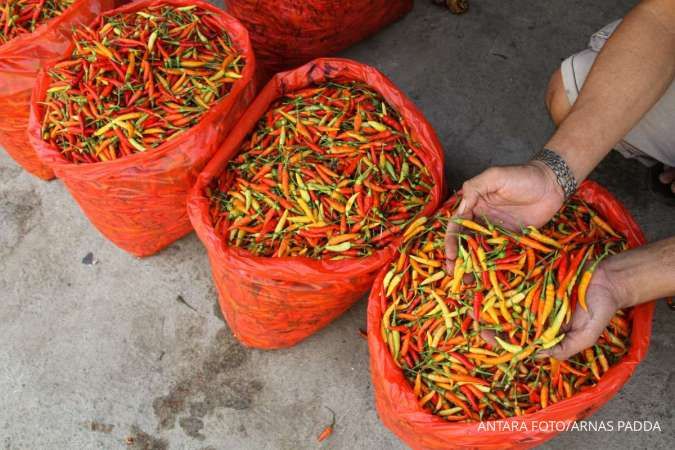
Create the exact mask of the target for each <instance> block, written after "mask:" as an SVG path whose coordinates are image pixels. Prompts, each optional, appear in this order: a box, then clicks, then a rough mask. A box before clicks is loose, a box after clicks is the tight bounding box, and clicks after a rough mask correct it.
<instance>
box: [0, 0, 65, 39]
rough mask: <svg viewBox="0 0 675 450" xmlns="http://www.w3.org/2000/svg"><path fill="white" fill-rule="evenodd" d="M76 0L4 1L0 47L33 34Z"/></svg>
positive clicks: (0, 19)
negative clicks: (20, 37) (16, 38)
mask: <svg viewBox="0 0 675 450" xmlns="http://www.w3.org/2000/svg"><path fill="white" fill-rule="evenodd" d="M73 2H74V0H4V1H3V2H2V6H0V45H2V44H4V43H6V42H7V41H10V40H12V39H14V38H15V37H17V36H19V35H22V34H25V33H32V32H33V31H35V29H36V28H37V27H39V26H40V25H42V24H43V23H45V22H47V21H48V20H51V19H53V18H54V17H58V16H60V15H61V13H63V12H64V11H65V10H66V9H68V8H70V6H71V5H72V4H73Z"/></svg>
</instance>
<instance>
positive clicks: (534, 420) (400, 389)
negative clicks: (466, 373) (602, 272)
mask: <svg viewBox="0 0 675 450" xmlns="http://www.w3.org/2000/svg"><path fill="white" fill-rule="evenodd" d="M578 194H579V196H580V198H581V199H582V200H584V201H585V202H587V203H588V204H589V205H590V206H591V207H592V208H593V209H594V210H595V211H596V212H598V214H599V215H600V216H602V217H603V218H604V219H605V220H606V221H607V222H608V223H609V224H610V225H611V226H612V227H613V228H614V230H616V231H617V232H620V233H621V234H623V235H624V236H625V237H626V239H627V241H628V245H629V246H630V247H637V246H640V245H642V244H644V243H645V238H644V235H643V234H642V231H641V230H640V227H639V226H638V225H637V223H636V222H635V220H634V219H633V218H632V217H631V215H630V213H629V212H628V211H627V210H626V209H625V208H624V206H623V205H622V204H621V203H619V201H618V200H616V198H615V197H614V196H612V195H611V194H610V193H609V192H608V191H607V190H605V189H604V188H603V187H602V186H600V185H599V184H597V183H594V182H591V181H586V182H584V183H583V184H582V185H581V187H580V188H579V191H578ZM385 274H386V270H383V271H382V272H380V274H379V275H378V277H377V279H376V280H375V286H377V288H375V289H373V290H372V292H371V294H370V298H369V300H368V347H369V350H370V372H371V377H372V382H373V386H374V391H375V404H376V407H377V412H378V414H379V416H380V419H381V420H382V422H383V423H384V425H385V426H386V427H387V428H389V429H390V430H391V431H393V432H394V433H395V434H396V435H397V436H398V437H399V438H400V439H401V440H402V441H404V442H405V443H406V444H408V445H409V446H410V447H412V448H414V449H448V448H460V447H461V448H467V447H469V448H475V449H507V448H518V449H523V448H530V447H534V446H537V445H540V444H542V443H544V442H545V441H547V440H549V439H551V438H553V437H554V436H555V435H556V434H558V433H559V431H556V430H555V426H554V425H551V424H550V423H549V424H548V426H546V425H545V424H544V423H545V422H548V421H560V422H561V423H569V424H571V423H572V422H573V421H575V420H581V419H584V418H586V417H588V416H590V415H591V414H593V413H594V412H596V411H597V410H598V409H599V408H600V407H601V406H602V405H604V404H605V403H607V402H608V401H609V400H610V399H611V398H612V397H613V396H614V395H615V394H616V393H617V392H618V391H619V389H621V387H622V386H623V385H624V384H625V383H626V382H627V381H628V379H629V378H630V377H631V375H632V374H633V371H634V370H635V368H636V367H637V365H638V364H639V363H640V361H642V360H643V359H644V357H645V356H646V355H647V351H648V350H649V339H650V336H651V329H652V316H653V314H654V302H650V303H646V304H642V305H640V306H637V307H635V308H633V309H632V311H631V312H630V316H629V317H630V318H631V320H632V331H631V338H630V340H631V344H630V350H629V352H628V353H627V354H626V355H625V356H624V357H623V359H622V360H621V361H620V362H619V363H618V364H616V365H614V366H612V367H611V368H610V369H609V371H608V372H606V373H605V374H604V375H603V376H602V378H601V379H600V381H599V382H598V384H597V385H595V386H593V387H591V388H588V389H586V390H584V391H582V392H580V393H578V394H575V395H574V396H573V397H571V398H569V399H566V400H563V401H560V402H558V403H555V404H553V405H551V406H548V407H546V408H545V409H543V410H540V411H537V412H536V413H533V414H528V415H526V416H521V417H518V418H509V419H507V420H502V421H500V422H505V424H503V426H501V427H500V426H499V425H498V424H495V427H494V429H493V428H492V427H486V426H485V425H483V427H481V425H480V422H474V423H451V422H448V421H446V420H444V419H442V418H440V417H438V416H435V415H433V414H431V413H430V412H428V411H427V410H425V409H424V408H422V407H421V406H419V405H418V402H417V398H416V397H415V394H414V393H413V390H412V387H411V386H410V384H409V382H408V381H407V380H406V378H405V377H404V375H403V373H402V372H401V369H400V368H399V367H398V366H397V365H396V364H395V363H394V360H393V358H392V357H391V354H390V353H389V351H388V349H387V346H386V344H385V343H384V342H383V341H382V338H381V333H380V325H381V321H382V313H383V311H382V306H381V304H382V303H381V302H382V300H383V295H384V294H383V292H382V291H383V288H382V282H383V279H384V276H385ZM506 422H508V423H506ZM519 430H528V431H519ZM542 430H543V431H542Z"/></svg>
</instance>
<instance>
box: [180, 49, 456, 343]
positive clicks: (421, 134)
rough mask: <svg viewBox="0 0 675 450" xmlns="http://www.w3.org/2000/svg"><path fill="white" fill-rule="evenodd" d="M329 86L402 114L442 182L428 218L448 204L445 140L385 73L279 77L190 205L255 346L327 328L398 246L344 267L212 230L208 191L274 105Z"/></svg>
mask: <svg viewBox="0 0 675 450" xmlns="http://www.w3.org/2000/svg"><path fill="white" fill-rule="evenodd" d="M329 80H340V81H361V82H365V83H367V84H368V85H369V86H370V87H372V88H373V89H374V90H375V91H377V92H378V93H379V94H380V95H382V97H383V98H384V99H385V100H386V101H387V102H388V103H389V104H390V105H391V106H392V107H393V108H394V109H396V111H397V112H398V113H399V114H400V115H401V116H402V117H403V119H404V120H405V122H406V123H407V124H408V125H409V127H410V130H411V134H412V137H413V138H414V139H415V140H416V141H417V142H418V143H419V144H420V149H419V152H418V155H419V157H420V159H421V160H422V161H423V162H424V163H425V164H426V166H427V168H428V169H429V172H430V174H431V176H432V178H433V180H434V181H435V186H434V189H433V191H432V193H431V201H430V202H429V204H427V206H426V207H425V208H424V210H423V211H422V212H421V214H425V215H429V214H431V213H432V212H434V211H435V210H436V208H437V207H438V205H440V202H441V198H442V195H443V194H442V193H443V190H444V181H443V180H444V178H443V160H444V157H443V150H442V148H441V145H440V143H439V142H438V138H437V137H436V134H435V133H434V131H433V129H432V128H431V125H430V124H429V123H428V122H427V121H426V119H425V118H424V117H423V116H422V113H420V112H419V111H418V110H417V108H416V107H415V106H414V105H413V103H412V102H411V101H410V100H408V99H407V98H406V97H405V95H403V93H401V91H399V90H398V89H397V88H396V87H395V86H394V85H393V83H392V82H391V81H389V80H388V79H387V78H386V77H385V76H384V75H382V74H381V73H380V72H378V71H377V70H375V69H373V68H372V67H369V66H366V65H364V64H360V63H357V62H354V61H349V60H346V59H317V60H315V61H313V62H311V63H309V64H306V65H305V66H302V67H300V68H298V69H296V70H293V71H290V72H283V73H280V74H277V75H276V76H275V77H274V78H272V80H271V81H270V82H269V83H268V84H267V86H265V88H264V89H263V91H262V92H261V93H260V95H259V96H258V97H257V98H256V100H255V101H254V102H253V104H252V105H251V107H250V108H249V109H248V111H246V113H245V114H244V116H243V117H242V119H241V121H240V122H239V124H238V125H237V127H236V129H235V130H234V131H233V132H232V134H230V136H228V138H227V140H226V141H225V143H224V144H223V147H222V148H221V149H220V150H219V151H218V153H217V154H216V156H215V157H214V158H213V160H211V162H209V164H208V165H207V166H206V169H204V172H202V173H201V174H200V175H199V179H198V180H197V183H196V184H195V187H194V188H193V191H192V193H191V195H190V199H189V201H188V210H189V212H190V220H191V221H192V224H193V225H194V227H195V230H196V231H197V235H198V236H199V238H200V239H201V240H202V242H203V243H204V245H205V246H206V249H207V251H208V255H209V259H210V261H211V270H212V272H213V278H214V280H215V283H216V287H217V288H218V293H219V301H220V306H221V309H222V311H223V315H224V317H225V319H226V320H227V322H228V324H229V325H230V328H231V329H232V332H233V334H234V335H235V336H236V337H237V339H239V340H240V341H241V342H242V343H243V344H244V345H247V346H251V347H256V348H264V349H273V348H281V347H289V346H292V345H295V344H296V343H298V342H299V341H301V340H302V339H304V338H306V337H308V336H309V335H311V334H313V333H315V332H316V331H318V330H320V329H321V328H323V327H325V326H326V325H328V324H329V323H330V322H331V321H333V320H334V319H336V318H337V317H338V316H340V315H341V314H342V313H343V312H345V311H346V310H347V309H348V308H349V307H350V306H352V305H353V304H354V302H356V301H357V300H358V299H359V298H361V297H362V296H363V295H364V294H366V292H368V290H369V289H370V287H371V286H372V283H373V279H374V278H375V275H376V274H377V272H379V270H380V269H381V268H382V267H383V266H384V265H385V264H387V263H388V262H389V261H390V260H391V258H392V257H393V254H394V250H395V248H396V242H395V241H394V243H392V244H391V245H389V246H388V247H385V248H384V249H381V250H378V251H376V252H375V253H373V254H372V255H370V256H367V257H363V258H354V259H344V260H340V261H329V260H318V259H312V258H307V257H282V258H267V257H260V256H252V255H251V254H250V253H249V252H248V251H246V250H244V249H241V248H238V247H230V246H228V245H227V242H225V241H224V240H222V239H221V238H220V236H218V235H217V234H216V233H215V231H214V229H213V226H212V224H211V219H210V217H209V199H208V197H207V196H206V195H205V193H204V189H205V188H206V187H207V186H208V185H209V184H210V182H211V180H212V179H213V178H214V177H217V176H218V175H220V174H221V173H222V171H223V170H224V168H225V167H226V166H227V163H228V161H229V160H230V159H231V158H232V157H233V156H235V154H236V153H237V151H238V150H239V147H240V145H241V143H242V142H243V140H244V138H246V136H247V135H248V134H249V133H250V132H251V131H252V130H253V128H254V127H255V125H256V123H257V122H258V120H259V119H260V118H261V117H262V116H263V115H264V114H265V112H267V110H268V109H269V107H270V105H271V104H272V103H273V102H274V101H275V100H276V99H277V98H279V97H280V96H282V95H283V94H284V93H288V92H293V91H295V90H298V89H301V88H303V87H306V86H309V85H311V84H313V83H323V82H326V81H329Z"/></svg>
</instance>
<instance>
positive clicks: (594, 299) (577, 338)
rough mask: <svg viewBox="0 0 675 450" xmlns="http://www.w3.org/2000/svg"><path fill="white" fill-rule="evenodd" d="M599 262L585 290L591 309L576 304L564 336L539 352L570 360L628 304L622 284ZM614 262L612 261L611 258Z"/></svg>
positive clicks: (590, 344) (564, 329)
mask: <svg viewBox="0 0 675 450" xmlns="http://www.w3.org/2000/svg"><path fill="white" fill-rule="evenodd" d="M605 262H607V261H604V262H602V263H600V264H599V265H598V267H597V268H596V269H595V272H594V273H593V278H591V283H590V284H589V286H588V291H587V292H586V303H587V306H588V310H584V309H583V308H581V307H580V306H579V305H577V307H576V309H575V310H574V314H572V320H571V321H570V323H569V324H568V325H567V326H565V327H563V329H562V331H563V332H564V333H565V337H564V338H563V340H562V341H561V342H560V344H558V345H556V346H555V347H553V348H551V349H549V350H544V351H541V352H540V354H542V355H547V356H552V357H554V358H556V359H559V360H564V359H567V358H569V357H571V356H573V355H575V354H577V353H579V352H581V351H583V350H585V349H587V348H589V347H592V346H593V344H595V343H596V342H597V340H598V337H600V334H602V332H603V330H604V329H605V327H607V325H608V324H609V322H610V320H612V317H613V316H614V314H616V312H617V311H618V310H619V309H620V308H623V307H625V306H627V305H626V300H625V299H624V297H625V296H624V295H623V294H622V292H621V289H620V288H619V285H618V284H617V283H615V282H613V281H611V280H610V272H609V271H608V270H607V267H606V266H605V265H604V264H605ZM610 263H611V261H610Z"/></svg>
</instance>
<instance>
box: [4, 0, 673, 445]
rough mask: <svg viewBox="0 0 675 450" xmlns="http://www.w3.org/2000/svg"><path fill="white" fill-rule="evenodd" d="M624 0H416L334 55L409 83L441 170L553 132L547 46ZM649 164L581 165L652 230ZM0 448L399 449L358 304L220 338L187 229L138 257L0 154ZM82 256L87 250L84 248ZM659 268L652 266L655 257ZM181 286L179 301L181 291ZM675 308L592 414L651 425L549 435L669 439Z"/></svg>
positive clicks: (662, 218) (501, 154) (510, 155)
mask: <svg viewBox="0 0 675 450" xmlns="http://www.w3.org/2000/svg"><path fill="white" fill-rule="evenodd" d="M633 3H634V2H633V1H628V0H605V1H586V0H549V1H546V2H542V1H534V0H530V1H525V0H512V1H502V0H473V1H472V4H471V12H470V13H469V14H468V15H465V16H462V17H455V16H451V15H450V14H447V13H446V12H445V11H443V10H441V9H437V8H436V7H433V6H432V5H431V4H430V2H429V1H427V0H419V1H417V2H416V5H415V9H414V11H413V12H412V13H411V14H410V15H409V16H408V17H406V18H405V19H404V20H402V21H401V22H399V23H397V24H395V25H393V26H391V27H390V28H388V29H387V30H385V31H383V32H382V33H380V34H378V35H377V36H375V37H373V38H372V39H369V40H368V41H366V42H363V43H362V44H360V45H358V46H356V47H354V48H353V49H351V50H349V51H347V52H345V53H344V56H347V57H351V58H355V59H357V60H360V61H363V62H366V63H369V64H372V65H374V66H376V67H378V68H379V69H381V70H382V71H383V72H385V73H386V74H387V75H389V76H390V77H391V78H392V79H393V80H394V82H396V83H397V84H398V85H399V86H400V87H401V89H402V90H403V91H405V92H406V93H407V94H408V95H409V96H410V97H412V98H413V99H414V101H415V102H416V103H417V105H418V106H419V107H420V109H421V110H422V111H424V113H425V114H426V116H427V117H428V118H429V120H430V121H431V122H432V124H433V125H434V126H435V127H436V130H437V131H438V134H439V136H440V138H441V141H442V142H443V144H444V146H445V149H446V156H447V167H446V173H447V175H448V177H449V181H450V184H451V185H452V186H454V187H457V186H459V185H460V184H461V181H462V180H464V179H466V178H467V177H470V176H472V175H474V174H476V173H478V172H479V171H480V170H481V169H483V168H485V167H487V166H489V165H490V164H503V163H513V162H518V161H522V160H523V159H525V158H527V157H528V155H529V154H530V153H531V152H533V151H534V150H535V149H537V148H539V147H540V146H541V145H542V143H543V142H544V141H545V139H546V138H547V136H548V135H549V134H550V133H551V131H552V127H551V124H550V123H549V121H548V119H547V116H546V113H545V110H544V106H543V95H544V90H545V87H546V83H547V79H548V75H549V74H550V73H551V72H552V71H553V70H554V69H555V68H556V67H557V66H558V64H559V62H560V60H561V59H562V58H564V57H566V56H567V55H569V54H570V53H571V52H574V51H576V50H579V49H580V48H582V47H583V46H584V45H585V44H586V41H587V38H588V36H589V35H590V34H591V33H592V32H593V31H595V30H596V29H598V28H599V27H601V26H602V25H604V24H605V23H607V22H609V21H611V20H612V19H614V18H616V17H619V16H621V15H622V14H623V13H625V12H626V11H627V10H628V8H629V7H630V6H631V4H633ZM646 177H647V172H646V169H644V168H643V167H640V166H639V165H637V164H636V163H632V162H628V161H625V160H623V159H621V158H620V157H618V156H616V155H612V156H610V157H609V158H608V159H607V160H606V161H605V162H603V163H602V165H601V166H600V167H599V168H598V170H597V171H596V172H595V173H594V174H593V178H595V179H597V180H599V181H600V182H602V183H603V184H605V185H606V186H608V187H609V188H610V190H611V191H612V192H614V193H615V194H616V195H617V196H618V197H619V198H620V199H621V200H623V201H624V202H625V204H626V205H627V206H628V208H629V209H630V210H631V211H632V212H633V214H634V215H635V217H636V218H637V220H638V221H639V222H640V224H641V225H642V226H643V227H644V230H645V232H646V233H647V236H648V237H649V238H650V239H656V238H661V237H664V236H667V235H670V234H673V232H674V231H675V226H674V225H673V224H674V223H675V222H674V220H675V210H673V208H669V207H667V206H664V205H663V204H662V203H660V202H659V199H658V198H657V197H656V196H655V195H653V194H652V193H650V192H649V191H648V189H647V187H646V186H647V184H646V180H647V178H646ZM0 230H1V232H0V258H1V259H0V342H2V345H0V448H2V449H13V450H14V449H80V448H125V447H126V446H127V445H128V446H129V447H130V448H136V449H150V448H152V449H166V448H170V449H206V448H209V449H226V448H227V449H234V448H247V449H258V448H269V449H303V448H315V447H317V446H318V444H316V442H315V438H316V436H317V434H318V433H319V432H320V431H321V430H322V428H323V427H324V426H325V425H326V424H327V423H328V422H329V420H330V413H329V412H328V410H327V409H326V408H327V407H329V408H332V409H333V410H334V411H335V412H336V413H337V426H336V429H335V433H334V435H333V436H332V437H331V438H330V440H329V441H327V443H326V444H325V446H327V447H331V448H340V449H353V448H358V449H383V448H387V449H388V448H402V447H403V446H402V444H401V443H400V442H399V441H398V440H397V439H396V437H395V436H393V435H392V434H391V433H390V432H389V431H387V430H386V429H385V428H384V427H383V426H382V425H381V424H380V422H379V420H378V418H377V414H376V412H375V409H374V406H373V399H372V390H371V387H370V381H369V373H368V363H367V361H368V355H367V346H366V343H365V341H363V340H362V339H361V338H360V337H359V336H358V333H357V331H358V329H359V327H364V326H365V320H364V315H365V303H364V302H361V303H359V304H358V305H356V306H355V307H354V308H352V309H351V310H350V311H349V312H348V313H347V314H345V316H344V317H342V318H341V319H339V320H338V321H337V322H335V323H334V324H333V325H331V326H330V327H329V328H327V329H326V330H324V331H322V332H321V333H319V334H317V335H316V336H314V337H312V338H310V339H308V340H307V341H305V342H303V343H302V344H300V345H298V346H297V347H295V348H292V349H289V350H283V351H275V352H262V351H256V350H248V349H245V348H242V347H241V346H239V345H238V344H237V343H236V342H235V341H234V340H233V338H232V337H231V335H230V333H229V331H228V328H227V326H226V325H225V324H224V323H223V321H222V319H221V317H220V314H219V312H218V310H217V308H216V306H215V305H216V293H215V291H214V288H213V284H212V282H211V279H210V273H209V265H208V261H207V258H206V255H205V253H204V249H203V248H202V245H201V243H200V242H199V241H198V240H197V238H196V237H195V235H190V236H188V237H186V238H184V239H182V240H180V241H179V242H177V243H175V244H174V245H172V246H171V247H170V248H168V249H167V250H165V251H163V252H162V253H161V254H159V255H157V256H155V257H151V258H146V259H142V260H140V259H136V258H133V257H131V256H129V255H127V254H125V253H123V252H122V251H120V250H118V249H117V248H116V247H114V246H113V245H112V244H111V243H109V242H107V241H106V240H105V239H103V238H102V237H101V236H100V235H99V234H98V233H97V232H96V230H95V229H93V228H92V227H91V226H90V224H89V223H88V221H87V220H86V219H85V218H84V216H83V215H82V214H81V213H80V211H79V209H78V207H77V206H76V205H75V203H74V202H73V200H72V199H71V198H70V196H69V195H68V193H67V192H66V190H65V189H64V187H63V185H62V184H61V183H59V182H52V183H44V182H41V181H38V180H36V179H34V178H32V177H30V176H29V175H27V174H26V173H25V172H23V171H21V170H20V169H19V168H18V167H17V166H16V165H15V164H14V163H13V161H11V160H10V159H9V158H8V157H7V156H6V155H4V154H2V155H1V156H0ZM90 252H91V253H92V254H93V258H91V257H90V258H89V259H93V262H95V264H84V263H83V258H85V256H86V255H87V254H88V253H90ZM657 276H658V275H657ZM179 299H183V300H184V301H179ZM674 318H675V313H673V312H670V311H669V310H668V309H667V308H666V306H665V305H664V304H659V305H658V308H657V314H656V317H655V320H654V335H653V341H652V346H651V350H650V353H649V356H648V357H647V360H646V361H645V362H644V364H642V365H641V366H640V367H639V368H638V369H637V371H636V373H635V376H634V377H633V379H632V380H631V381H630V382H629V383H628V384H627V385H626V386H625V387H624V389H623V390H622V391H621V392H620V393H619V394H618V395H617V396H616V397H615V398H614V399H613V400H612V401H610V402H609V403H608V404H607V405H606V406H605V407H604V408H603V409H602V410H601V411H600V412H599V413H598V414H596V415H595V416H594V419H596V420H614V421H617V420H652V421H654V420H658V421H659V422H660V427H661V429H662V431H661V432H652V433H619V432H614V433H609V432H597V433H596V432H572V433H567V434H563V435H560V436H559V437H557V438H556V439H554V440H553V441H551V442H550V443H548V444H546V445H545V447H547V448H560V449H563V448H570V447H571V448H672V447H673V443H675V429H674V428H673V426H674V425H675V424H674V422H673V416H672V412H673V404H675V402H674V400H675V396H674V394H673V392H675V376H673V374H672V373H671V372H672V368H673V361H674V360H675V356H674V355H675V353H674V352H673V345H674V340H673V335H674V334H675V326H674V325H673V324H674V323H675V322H674V320H673V319H674Z"/></svg>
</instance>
